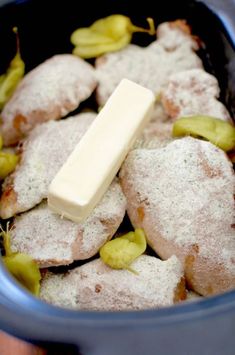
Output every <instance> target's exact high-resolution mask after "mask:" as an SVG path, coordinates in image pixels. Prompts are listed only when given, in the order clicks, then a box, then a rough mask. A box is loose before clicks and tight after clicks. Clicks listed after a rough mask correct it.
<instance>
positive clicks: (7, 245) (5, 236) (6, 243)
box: [0, 222, 13, 256]
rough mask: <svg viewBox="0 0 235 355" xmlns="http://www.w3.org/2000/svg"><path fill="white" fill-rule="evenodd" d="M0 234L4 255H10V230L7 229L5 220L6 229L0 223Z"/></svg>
mask: <svg viewBox="0 0 235 355" xmlns="http://www.w3.org/2000/svg"><path fill="white" fill-rule="evenodd" d="M0 230H1V233H0V236H1V237H2V238H3V247H4V250H5V255H6V256H10V255H12V254H13V252H12V250H11V243H10V230H9V222H7V228H6V231H4V230H3V228H2V226H1V225H0Z"/></svg>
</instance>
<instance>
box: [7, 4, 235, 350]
mask: <svg viewBox="0 0 235 355" xmlns="http://www.w3.org/2000/svg"><path fill="white" fill-rule="evenodd" d="M112 13H122V14H126V15H128V16H130V17H131V18H132V20H133V22H135V23H138V24H141V23H143V24H144V22H145V18H146V17H147V16H151V17H154V18H155V22H156V23H160V22H163V21H165V20H172V19H177V18H186V19H187V20H188V22H189V23H190V24H191V25H192V27H193V32H194V33H195V34H197V35H198V36H199V37H200V38H201V39H202V40H203V42H204V43H205V44H206V47H205V48H202V49H201V50H200V52H199V54H200V56H201V57H202V59H203V61H204V65H205V68H206V70H207V71H209V72H211V73H213V74H215V75H216V76H217V78H218V79H219V82H220V86H221V88H222V92H221V99H222V100H223V101H224V102H225V103H226V105H227V107H228V108H229V109H230V112H231V115H232V116H233V117H235V115H234V113H235V52H234V51H235V48H234V47H235V2H234V1H233V0H220V1H216V0H215V1H213V0H211V1H209V0H208V1H201V2H200V1H183V0H178V1H168V0H164V1H157V0H150V1H148V0H145V1H137V0H136V1H131V0H99V1H98V0H97V1H89V2H88V1H80V0H74V1H72V0H66V1H59V0H58V1H53V0H31V1H23V0H17V1H12V2H10V1H7V0H2V1H1V0H0V43H1V55H0V58H1V59H0V72H1V71H3V70H4V69H5V68H6V65H7V63H9V60H10V59H11V58H12V56H13V54H14V51H15V47H14V37H13V36H12V34H11V28H12V27H13V26H15V25H17V26H18V27H19V29H20V39H21V51H22V54H23V57H24V59H25V61H26V64H27V70H30V69H31V68H33V67H35V66H36V65H37V64H39V63H40V62H42V61H43V60H45V59H47V58H49V57H50V56H52V55H53V54H56V53H64V52H71V49H72V47H71V45H70V43H69V37H70V34H71V33H72V31H73V30H74V29H75V28H77V27H81V26H85V25H89V24H90V23H91V22H92V21H94V20H95V19H98V18H101V17H104V16H107V15H110V14H112ZM143 40H144V41H145V40H146V37H145V38H144V39H143V37H142V36H141V35H135V37H134V41H137V43H139V41H141V42H142V43H141V44H147V42H146V43H144V42H143ZM0 329H2V330H4V331H7V332H9V333H11V334H13V335H15V336H17V337H20V338H22V339H25V340H27V341H30V342H33V343H36V344H41V345H42V344H43V345H44V346H50V348H51V349H54V350H53V354H56V355H59V354H83V355H143V354H146V355H157V354H159V355H161V354H164V355H166V354H167V355H168V354H169V355H199V354H202V355H203V354H205V355H234V354H235V291H232V292H228V293H226V294H223V295H221V296H216V297H211V298H207V299H201V300H197V301H194V302H192V303H191V302H190V303H184V304H181V305H177V306H175V307H170V308H164V309H160V310H147V311H138V312H136V311H135V312H75V311H70V310H64V309H59V308H56V307H53V306H50V305H47V304H45V303H43V302H41V301H39V300H38V299H36V298H34V297H33V296H31V295H30V294H29V293H28V292H27V291H25V290H23V289H22V288H21V287H20V286H19V285H18V284H16V282H15V281H14V280H13V279H12V278H11V276H10V275H9V274H8V273H7V272H6V270H5V269H4V267H3V265H2V263H1V261H0Z"/></svg>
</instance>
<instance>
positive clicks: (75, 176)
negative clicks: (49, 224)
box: [48, 79, 155, 222]
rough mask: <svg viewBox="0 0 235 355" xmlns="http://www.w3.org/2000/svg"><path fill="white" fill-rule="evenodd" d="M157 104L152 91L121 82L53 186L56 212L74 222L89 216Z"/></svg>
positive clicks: (51, 198) (51, 194)
mask: <svg viewBox="0 0 235 355" xmlns="http://www.w3.org/2000/svg"><path fill="white" fill-rule="evenodd" d="M154 101H155V97H154V95H153V93H152V91H150V90H148V89H146V88H144V87H142V86H140V85H138V84H136V83H134V82H132V81H130V80H127V79H123V80H122V81H121V82H120V84H119V85H118V86H117V88H116V89H115V91H114V92H113V94H112V95H111V96H110V98H109V100H108V101H107V103H106V104H105V106H104V107H103V109H102V110H101V111H100V113H99V114H98V116H97V117H96V119H95V120H94V122H93V123H92V124H91V126H90V127H89V129H88V131H87V132H86V133H85V135H84V136H83V138H82V139H81V140H80V142H79V143H78V144H77V146H76V147H75V149H74V151H73V152H72V153H71V155H70V156H69V158H68V159H67V161H66V162H65V164H64V165H63V166H62V168H61V169H60V170H59V172H58V173H57V175H56V176H55V178H54V179H53V181H52V182H51V184H50V186H49V194H48V205H49V207H50V208H51V209H52V210H53V211H55V212H57V213H59V214H60V215H61V216H63V217H67V218H69V219H71V220H72V221H74V222H81V221H83V220H84V219H86V218H87V217H88V216H89V214H90V213H91V212H92V210H93V209H94V207H95V206H96V205H97V203H98V202H99V201H100V200H101V198H102V197H103V195H104V193H105V192H106V191H107V189H108V187H109V185H110V184H111V182H112V180H113V179H114V177H115V175H116V174H117V172H118V170H119V169H120V167H121V164H122V162H123V161H124V159H125V157H126V155H127V153H128V152H129V150H130V149H131V147H132V146H133V144H134V142H135V140H136V138H137V137H138V136H139V134H141V132H142V131H143V128H144V126H145V125H146V123H147V121H148V120H149V118H150V115H151V112H152V109H153V104H154ZM68 139H69V138H68Z"/></svg>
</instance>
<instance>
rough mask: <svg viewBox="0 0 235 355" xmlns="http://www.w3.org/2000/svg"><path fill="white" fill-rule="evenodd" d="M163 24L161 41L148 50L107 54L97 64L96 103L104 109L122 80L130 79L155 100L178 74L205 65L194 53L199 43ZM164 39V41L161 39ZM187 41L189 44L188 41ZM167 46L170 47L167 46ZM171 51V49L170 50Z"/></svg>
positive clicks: (178, 30)
mask: <svg viewBox="0 0 235 355" xmlns="http://www.w3.org/2000/svg"><path fill="white" fill-rule="evenodd" d="M173 24H174V22H173V23H172V25H170V23H166V24H162V25H160V27H162V29H164V31H163V30H162V31H161V30H160V29H159V33H160V34H161V35H160V37H159V39H158V40H156V41H154V42H153V43H151V44H150V45H149V46H148V47H146V48H141V47H139V46H136V45H133V44H131V45H129V46H127V47H126V48H124V49H123V50H121V51H118V52H114V53H109V54H105V55H104V56H101V57H99V58H98V59H97V60H96V68H97V80H98V82H99V85H98V88H97V100H98V103H99V104H100V105H104V104H105V102H106V101H107V99H108V98H109V96H110V95H111V93H112V92H113V90H114V89H115V87H116V86H117V85H118V83H119V82H120V80H121V79H123V78H127V79H130V80H133V81H134V82H136V83H138V84H140V85H143V86H145V87H147V88H149V89H151V90H152V91H153V92H154V93H155V94H156V96H157V95H159V93H160V92H161V90H162V89H163V88H164V87H165V85H166V84H167V80H168V78H169V76H170V75H171V74H173V73H175V72H179V71H182V70H188V69H192V68H201V67H202V62H201V60H200V59H199V57H197V55H196V54H195V53H194V52H193V49H196V48H197V43H196V42H195V40H194V39H193V38H192V37H191V35H190V33H185V32H183V33H182V36H179V35H178V34H179V33H181V32H182V29H179V26H174V25H173ZM161 36H162V37H161ZM185 38H188V40H186V41H185ZM166 44H167V45H166ZM169 47H170V48H171V49H170V50H169Z"/></svg>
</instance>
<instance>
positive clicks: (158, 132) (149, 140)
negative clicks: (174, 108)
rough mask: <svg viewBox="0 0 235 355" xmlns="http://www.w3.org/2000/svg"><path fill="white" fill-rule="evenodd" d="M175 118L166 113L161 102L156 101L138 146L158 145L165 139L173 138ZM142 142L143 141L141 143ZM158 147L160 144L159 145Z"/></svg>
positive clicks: (137, 143) (136, 145)
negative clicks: (172, 118)
mask: <svg viewBox="0 0 235 355" xmlns="http://www.w3.org/2000/svg"><path fill="white" fill-rule="evenodd" d="M173 123H174V122H173V120H171V119H170V118H169V116H168V115H167V114H166V112H165V110H164V108H163V106H162V105H161V103H160V102H156V103H155V106H154V110H153V113H152V115H151V119H150V121H149V122H148V124H147V125H146V127H145V129H144V131H143V134H142V135H141V137H140V138H139V140H137V142H136V144H135V147H136V148H138V147H139V148H145V147H146V148H147V147H152V148H154V147H156V144H159V143H161V142H163V141H165V140H171V139H172V128H173ZM141 142H142V143H143V144H142V145H141ZM157 147H158V146H157Z"/></svg>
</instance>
